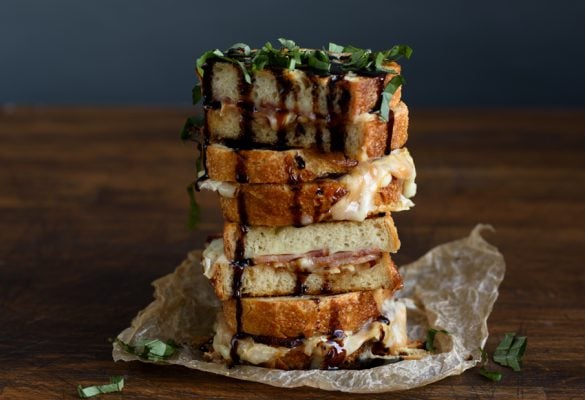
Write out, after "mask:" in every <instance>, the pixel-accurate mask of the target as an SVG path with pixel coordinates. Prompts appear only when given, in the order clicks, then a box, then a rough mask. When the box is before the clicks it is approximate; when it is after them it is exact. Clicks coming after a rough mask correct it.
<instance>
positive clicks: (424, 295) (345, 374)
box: [113, 225, 505, 393]
mask: <svg viewBox="0 0 585 400" xmlns="http://www.w3.org/2000/svg"><path fill="white" fill-rule="evenodd" d="M487 229H492V228H491V227H490V226H487V225H477V226H476V227H475V228H474V229H473V230H472V232H471V233H470V235H469V236H468V237H466V238H463V239H460V240H456V241H453V242H450V243H446V244H442V245H440V246H437V247H435V248H434V249H432V250H430V251H429V252H428V253H427V254H426V255H425V256H423V257H422V258H420V259H419V260H417V261H415V262H413V263H412V264H409V265H406V266H404V267H402V268H400V273H401V274H402V277H403V279H404V289H402V290H401V291H400V292H399V293H398V295H397V297H398V298H400V301H402V302H404V303H405V304H406V307H407V317H408V333H409V338H410V339H420V340H424V339H425V337H426V333H427V331H428V329H429V327H432V328H435V329H444V330H446V331H447V332H449V333H450V334H449V335H444V334H437V336H436V339H435V346H436V347H437V349H438V350H437V352H436V353H434V354H431V355H428V356H426V357H424V358H422V359H420V360H405V361H401V362H398V363H394V364H389V365H384V366H380V367H375V368H371V369H363V370H335V371H324V370H309V371H283V370H276V369H267V368H261V367H254V366H236V367H234V368H227V367H226V366H225V365H223V364H215V363H210V362H205V361H203V360H202V358H201V356H202V354H201V352H200V351H199V350H198V345H199V344H201V343H202V338H205V337H209V336H210V335H212V332H213V323H214V321H215V313H216V311H217V309H218V307H219V302H218V301H217V299H216V298H215V295H214V293H213V290H212V289H211V287H210V285H209V283H208V282H207V279H206V278H205V277H204V276H203V274H202V271H201V267H200V265H199V259H200V252H199V251H194V252H191V253H190V254H189V255H188V258H187V259H186V260H185V261H184V262H183V263H182V264H181V265H180V266H179V267H178V268H177V269H176V270H175V272H173V273H171V274H169V275H167V276H164V277H162V278H160V279H158V280H156V281H155V282H154V283H153V285H154V287H155V293H154V297H155V300H154V301H153V302H152V303H151V304H150V305H148V307H146V308H145V309H144V310H142V311H140V312H139V313H138V315H137V316H136V317H135V318H134V320H133V321H132V326H131V327H129V328H127V329H125V330H124V331H123V332H121V333H120V335H119V336H118V337H119V338H120V340H122V341H124V342H126V343H130V344H132V343H134V342H135V341H137V340H141V339H155V338H156V339H161V340H167V339H173V340H175V341H176V342H177V343H182V344H184V345H183V346H182V347H181V348H180V349H179V350H178V352H177V353H176V354H175V355H173V356H172V357H171V358H170V359H168V360H166V361H165V363H168V364H178V365H183V366H185V367H187V368H193V369H197V370H200V371H207V372H212V373H215V374H220V375H225V376H229V377H232V378H236V379H243V380H248V381H254V382H261V383H265V384H269V385H273V386H279V387H287V388H292V387H298V386H310V387H315V388H319V389H324V390H339V391H343V392H355V393H376V392H388V391H395V390H405V389H411V388H415V387H418V386H423V385H427V384H429V383H431V382H435V381H438V380H440V379H443V378H445V377H447V376H449V375H457V374H461V373H462V372H463V371H465V370H466V369H468V368H471V367H473V366H475V365H476V364H477V363H478V362H479V361H480V358H481V356H480V351H479V348H483V346H484V344H485V342H486V340H487V337H488V329H487V319H488V316H489V314H490V312H491V310H492V307H493V305H494V302H495V301H496V298H497V297H498V286H499V284H500V282H501V281H502V279H503V277H504V272H505V263H504V257H503V256H502V254H501V253H500V252H499V251H498V249H497V248H495V247H494V246H492V245H490V244H489V243H488V242H486V241H485V240H484V239H483V238H482V236H481V232H482V231H483V230H487ZM113 358H114V360H115V361H118V360H123V361H133V360H139V361H145V360H142V359H140V358H138V357H136V356H134V355H132V354H129V353H127V352H125V351H124V350H123V349H122V348H121V347H120V346H119V345H118V344H117V343H114V349H113ZM145 362H148V361H145Z"/></svg>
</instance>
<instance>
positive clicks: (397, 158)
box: [331, 148, 416, 221]
mask: <svg viewBox="0 0 585 400" xmlns="http://www.w3.org/2000/svg"><path fill="white" fill-rule="evenodd" d="M415 177H416V170H415V168H414V161H413V160H412V157H411V156H410V154H409V153H408V150H407V149H405V148H404V149H397V150H394V151H392V152H391V153H390V154H389V155H387V156H385V157H382V158H379V159H377V160H374V161H369V162H361V163H360V164H359V165H358V166H357V167H355V168H354V169H353V170H352V171H351V172H350V173H349V174H346V175H344V176H343V177H342V178H341V179H340V182H341V183H343V184H344V186H345V187H346V189H348V191H349V193H348V194H347V195H345V196H344V197H342V198H341V199H340V200H339V201H338V202H337V203H335V204H334V205H333V207H331V216H332V219H334V220H349V221H363V220H364V219H366V217H367V216H368V214H369V213H371V212H373V211H374V210H375V208H376V205H375V204H374V196H375V194H376V193H377V192H378V191H379V190H380V189H381V188H383V187H386V186H388V185H389V184H390V183H391V182H392V179H394V178H397V179H402V180H404V181H405V183H404V190H403V193H402V195H401V198H400V202H399V204H398V207H397V209H396V210H395V211H400V210H405V209H408V208H410V207H412V206H413V205H414V203H413V202H412V201H411V200H409V198H410V197H412V196H414V195H415V194H416V183H414V179H415Z"/></svg>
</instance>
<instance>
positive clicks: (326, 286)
mask: <svg viewBox="0 0 585 400" xmlns="http://www.w3.org/2000/svg"><path fill="white" fill-rule="evenodd" d="M321 293H323V294H331V293H332V292H331V282H329V279H327V278H323V284H322V285H321Z"/></svg>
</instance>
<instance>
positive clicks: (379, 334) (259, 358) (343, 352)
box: [212, 299, 408, 369]
mask: <svg viewBox="0 0 585 400" xmlns="http://www.w3.org/2000/svg"><path fill="white" fill-rule="evenodd" d="M382 311H383V314H382V316H381V317H379V318H378V319H376V320H372V321H369V322H367V323H366V324H364V326H362V328H361V329H359V330H358V331H355V332H349V331H342V330H336V331H334V332H333V333H332V334H330V335H315V336H312V337H309V338H291V339H290V340H277V339H273V340H270V339H271V338H266V337H254V336H251V335H246V334H245V333H244V334H241V335H240V338H238V340H237V349H236V353H237V356H238V357H239V361H240V362H246V363H248V364H253V365H261V364H272V363H274V362H275V361H276V360H278V359H283V358H285V357H286V356H287V354H289V353H290V352H292V351H293V350H294V351H302V353H303V354H304V355H306V356H308V357H310V359H311V364H312V365H311V367H312V368H325V369H331V368H337V367H338V366H339V365H340V364H341V363H343V361H344V360H345V359H346V358H348V357H350V356H352V355H353V354H354V353H356V352H357V351H358V350H360V349H362V350H366V353H367V354H368V355H369V356H370V357H372V358H397V357H398V356H399V354H400V352H401V350H402V349H404V348H405V347H406V346H407V342H408V338H407V334H406V308H405V306H404V304H402V303H400V302H396V301H394V300H392V299H387V300H386V301H385V302H384V303H383V306H382ZM234 334H235V333H234V332H233V331H231V330H230V328H229V326H228V324H227V323H226V321H225V319H224V317H223V315H219V317H218V321H217V323H216V334H215V336H214V338H213V345H212V348H213V351H214V352H215V353H217V354H218V355H219V356H221V357H222V358H223V359H225V360H230V359H231V357H232V354H233V349H232V346H233V337H234ZM364 345H367V346H368V347H367V349H364V348H363V346H364Z"/></svg>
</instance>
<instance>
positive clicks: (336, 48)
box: [329, 42, 343, 53]
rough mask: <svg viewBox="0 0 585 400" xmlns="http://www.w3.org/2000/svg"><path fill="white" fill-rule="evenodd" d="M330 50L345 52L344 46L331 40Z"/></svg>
mask: <svg viewBox="0 0 585 400" xmlns="http://www.w3.org/2000/svg"><path fill="white" fill-rule="evenodd" d="M329 51H330V52H331V53H343V46H340V45H338V44H335V43H332V42H329Z"/></svg>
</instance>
